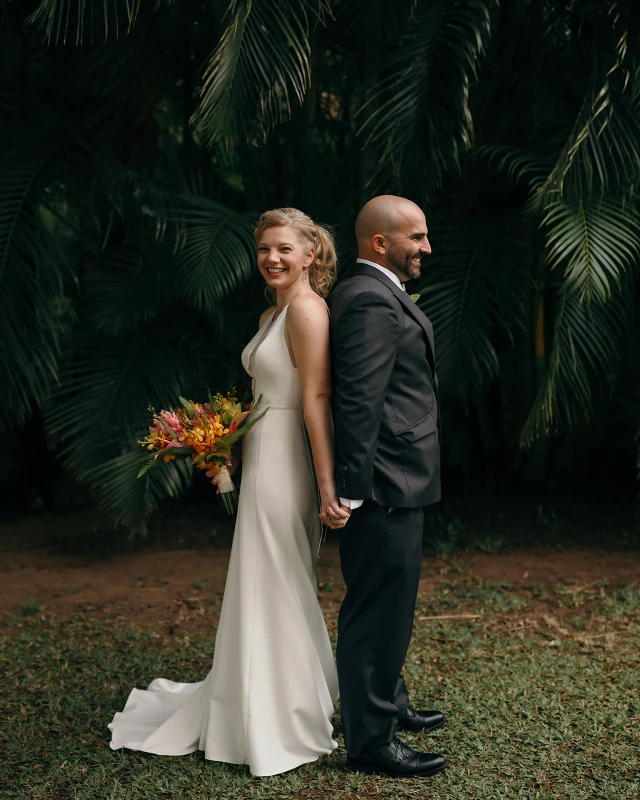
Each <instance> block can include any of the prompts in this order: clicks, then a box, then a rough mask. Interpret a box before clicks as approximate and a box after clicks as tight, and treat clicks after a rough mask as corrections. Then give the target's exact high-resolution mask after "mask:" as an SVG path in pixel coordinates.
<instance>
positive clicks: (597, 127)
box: [531, 68, 640, 211]
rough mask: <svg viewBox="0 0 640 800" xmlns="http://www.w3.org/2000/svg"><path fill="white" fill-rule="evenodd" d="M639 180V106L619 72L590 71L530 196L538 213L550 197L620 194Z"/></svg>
mask: <svg viewBox="0 0 640 800" xmlns="http://www.w3.org/2000/svg"><path fill="white" fill-rule="evenodd" d="M639 182H640V108H639V107H638V105H637V103H636V102H635V101H634V97H633V85H632V83H631V82H630V81H628V80H627V79H626V78H625V76H624V74H623V73H622V70H621V69H620V68H614V69H612V70H611V71H609V72H608V73H607V74H606V75H605V76H604V77H602V75H601V74H600V73H599V72H598V71H597V70H594V74H593V77H592V79H591V81H590V84H589V87H588V89H587V91H586V93H585V96H584V100H583V102H582V106H581V108H580V111H579V113H578V115H577V117H576V121H575V123H574V126H573V129H572V130H571V132H570V134H569V136H568V137H567V139H566V141H565V143H564V146H563V148H562V150H561V152H560V154H559V155H558V157H557V160H556V162H555V164H554V166H553V169H552V170H551V172H550V173H549V175H548V177H547V179H546V181H545V182H544V184H542V185H541V186H539V188H538V189H537V191H536V193H535V195H534V196H533V197H532V203H531V205H532V209H533V210H535V211H543V210H544V208H545V207H546V206H547V204H548V203H549V202H550V201H552V200H553V199H555V196H557V195H558V194H559V195H564V194H565V193H573V194H579V195H583V196H584V195H586V194H588V193H591V192H592V191H593V190H597V191H598V192H599V193H603V192H605V191H608V192H612V193H620V192H623V191H625V189H626V187H628V186H629V185H634V184H635V185H637V184H638V183H639Z"/></svg>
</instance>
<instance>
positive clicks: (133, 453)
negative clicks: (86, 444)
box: [79, 445, 193, 536]
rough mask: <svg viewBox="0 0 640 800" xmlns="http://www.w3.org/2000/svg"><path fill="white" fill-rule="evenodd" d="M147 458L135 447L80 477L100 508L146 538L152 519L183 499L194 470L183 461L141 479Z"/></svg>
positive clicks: (137, 534)
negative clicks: (171, 502)
mask: <svg viewBox="0 0 640 800" xmlns="http://www.w3.org/2000/svg"><path fill="white" fill-rule="evenodd" d="M145 458H146V455H145V454H144V452H142V451H141V450H140V448H137V449H134V446H133V445H132V446H131V447H130V449H128V450H125V451H124V452H123V453H121V454H120V455H117V456H114V457H113V458H110V459H108V460H106V461H104V462H103V463H101V464H97V465H96V466H94V467H92V468H91V469H88V470H86V471H85V472H83V473H82V474H81V475H79V477H80V478H81V479H82V481H83V483H85V484H86V485H87V487H88V488H89V490H90V491H91V493H92V494H93V496H94V497H95V498H96V499H97V501H98V504H99V506H100V508H101V509H102V510H104V511H105V512H106V513H107V514H108V515H109V516H110V517H111V519H113V520H115V521H117V522H120V523H121V524H123V525H126V526H127V528H129V530H130V532H131V535H132V536H145V535H146V532H147V520H148V519H149V517H150V516H151V515H152V514H153V513H154V512H156V511H157V510H158V509H159V508H160V507H161V505H162V503H163V502H164V501H166V500H167V499H176V498H178V497H181V496H182V495H183V494H184V493H185V491H186V490H187V489H188V488H189V486H190V485H191V482H192V479H193V468H192V467H191V465H190V464H189V463H187V462H185V461H181V460H176V461H173V462H171V463H170V464H162V465H161V466H158V467H157V468H156V469H152V470H150V471H149V472H147V473H146V474H145V475H144V476H143V477H142V478H140V479H138V478H137V475H138V473H139V471H140V467H141V465H142V463H143V461H144V459H145Z"/></svg>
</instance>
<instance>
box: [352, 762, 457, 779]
mask: <svg viewBox="0 0 640 800" xmlns="http://www.w3.org/2000/svg"><path fill="white" fill-rule="evenodd" d="M347 767H348V768H349V769H350V770H351V771H352V772H364V773H365V774H366V775H376V774H377V775H386V776H387V777H389V778H428V777H429V776H431V775H437V774H438V773H439V772H444V771H445V769H446V768H447V764H443V765H442V766H441V767H434V768H432V769H425V770H422V771H421V772H411V773H410V774H408V775H401V774H398V773H397V772H392V771H391V770H387V769H384V768H383V767H370V766H368V765H364V764H362V765H361V764H349V763H348V762H347Z"/></svg>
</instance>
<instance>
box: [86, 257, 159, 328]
mask: <svg viewBox="0 0 640 800" xmlns="http://www.w3.org/2000/svg"><path fill="white" fill-rule="evenodd" d="M164 258H165V256H164V254H163V252H162V250H161V249H160V248H158V247H156V248H153V247H152V246H150V247H148V248H146V249H145V251H144V252H143V251H142V250H141V249H139V248H137V247H134V246H132V245H116V244H111V245H109V246H108V247H107V248H106V249H105V251H104V253H103V254H102V256H101V258H100V260H99V262H98V264H97V271H96V273H95V274H94V275H92V277H91V278H90V279H89V280H88V281H87V286H86V303H87V314H88V318H89V319H90V320H91V324H92V326H93V327H95V328H96V330H99V331H104V332H105V333H109V334H113V335H114V336H120V335H121V334H125V333H130V332H131V331H135V330H136V329H138V328H139V327H141V326H143V325H146V324H147V323H149V322H150V321H151V320H153V319H155V317H156V316H157V314H158V313H159V312H162V311H164V310H165V309H166V308H167V307H168V305H169V303H170V302H171V296H170V281H169V277H168V276H167V274H166V269H165V268H164V267H165V265H164V264H163V263H162V262H163V260H164Z"/></svg>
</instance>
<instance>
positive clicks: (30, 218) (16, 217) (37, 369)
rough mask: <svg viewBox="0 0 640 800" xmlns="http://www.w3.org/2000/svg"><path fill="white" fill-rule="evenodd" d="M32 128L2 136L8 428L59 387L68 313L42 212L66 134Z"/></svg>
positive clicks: (25, 124) (0, 398)
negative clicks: (60, 354) (61, 339)
mask: <svg viewBox="0 0 640 800" xmlns="http://www.w3.org/2000/svg"><path fill="white" fill-rule="evenodd" d="M38 122H39V123H40V124H39V125H35V124H34V123H35V120H14V122H13V124H11V123H9V124H7V125H6V126H5V127H4V128H3V129H2V131H1V132H0V137H1V138H0V165H1V166H0V353H1V356H2V358H1V359H0V363H1V366H0V386H1V387H2V389H1V390H0V407H2V409H3V416H4V415H5V414H6V415H7V416H8V417H9V418H10V419H11V421H12V423H13V424H15V423H18V422H20V421H24V420H25V419H26V418H27V417H28V416H29V415H30V413H31V404H32V402H34V401H35V402H36V403H41V402H43V400H44V399H45V398H46V397H47V395H48V393H49V391H50V388H51V386H52V385H53V384H54V383H55V382H56V381H57V373H58V367H57V364H58V349H59V337H60V334H61V333H62V331H63V329H64V325H65V319H66V318H67V316H68V310H69V307H68V305H67V303H66V302H65V299H64V296H63V289H62V287H63V283H64V277H65V274H66V272H67V267H66V264H65V260H66V259H65V257H64V254H63V252H62V249H61V238H62V237H61V236H60V235H58V236H56V235H55V233H54V231H55V223H54V220H53V219H52V217H51V216H50V215H48V214H47V213H46V208H45V206H44V205H43V203H44V202H45V201H46V200H47V196H46V194H45V190H46V189H47V188H49V186H50V181H51V169H52V165H55V164H56V161H57V159H59V158H60V149H61V147H62V146H63V144H64V143H65V142H66V141H67V138H68V137H69V131H68V130H67V129H65V128H64V127H63V126H61V125H58V124H56V123H55V122H54V121H53V120H51V119H49V120H48V123H49V124H44V125H43V120H42V119H39V120H38ZM56 233H58V234H60V231H57V232H56Z"/></svg>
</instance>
